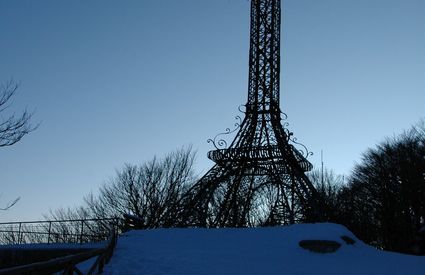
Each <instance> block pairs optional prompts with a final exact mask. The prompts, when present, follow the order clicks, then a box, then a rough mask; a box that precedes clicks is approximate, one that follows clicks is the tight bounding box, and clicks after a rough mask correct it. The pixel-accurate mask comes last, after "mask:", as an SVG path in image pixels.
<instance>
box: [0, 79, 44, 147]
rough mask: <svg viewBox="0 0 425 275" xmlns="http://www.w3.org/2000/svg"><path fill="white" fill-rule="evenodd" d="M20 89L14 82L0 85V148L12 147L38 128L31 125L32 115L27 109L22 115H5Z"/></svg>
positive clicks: (10, 81)
mask: <svg viewBox="0 0 425 275" xmlns="http://www.w3.org/2000/svg"><path fill="white" fill-rule="evenodd" d="M17 89H18V84H17V83H15V82H14V81H13V80H9V81H7V82H6V83H5V84H2V85H0V147H4V146H11V145H13V144H15V143H17V142H18V141H20V140H21V139H22V138H23V137H24V136H25V135H26V134H28V133H30V132H32V131H34V130H35V129H36V128H37V126H32V125H31V122H30V120H31V118H32V115H33V114H32V113H30V112H28V111H27V110H26V109H25V110H24V111H23V112H22V113H21V114H20V115H16V114H15V113H12V114H10V115H5V116H4V114H5V112H6V111H7V109H8V108H9V107H10V106H11V101H12V97H13V96H14V95H15V93H16V91H17Z"/></svg>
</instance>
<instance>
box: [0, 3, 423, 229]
mask: <svg viewBox="0 0 425 275" xmlns="http://www.w3.org/2000/svg"><path fill="white" fill-rule="evenodd" d="M249 5H250V2H249V1H248V0H179V1H176V0H155V1H154V0H137V1H136V0H133V1H105V0H96V1H95V0H92V1H83V0H79V1H76V0H74V1H59V0H51V1H45V0H38V1H33V0H27V1H23V0H0V82H2V83H4V82H6V81H8V80H9V79H11V78H13V79H14V80H16V81H17V82H19V83H20V87H19V90H18V93H17V94H16V97H15V98H14V103H13V106H12V109H11V110H12V111H16V112H19V111H20V110H22V109H24V108H25V107H27V108H28V109H29V110H35V115H34V122H35V123H37V122H41V125H40V127H39V128H38V129H37V130H36V131H35V132H33V133H31V134H30V135H28V136H26V137H25V138H24V139H23V140H22V141H21V142H20V143H18V144H16V145H14V146H12V147H7V148H0V187H1V189H0V192H1V194H2V197H1V198H0V203H1V204H0V205H4V204H5V203H6V202H7V201H9V200H12V199H13V198H15V197H18V196H20V197H21V200H20V201H19V203H18V204H17V205H16V206H15V207H13V208H12V209H10V210H9V211H3V212H0V221H11V220H34V219H40V218H42V214H43V213H47V212H48V211H49V209H55V208H58V207H68V206H71V207H72V206H77V205H80V204H81V203H82V198H83V197H84V196H85V195H86V194H88V193H89V192H90V191H96V190H97V189H98V187H99V186H100V185H101V184H103V183H104V182H105V181H107V180H108V179H109V178H111V177H113V176H114V175H115V170H116V169H120V168H121V167H122V166H123V164H124V163H133V164H138V163H142V162H144V161H146V160H150V159H151V158H152V157H153V156H154V155H157V156H163V155H164V154H166V153H168V152H171V151H173V150H175V149H177V148H180V147H181V146H184V145H189V144H192V145H193V147H194V148H195V149H197V151H198V156H197V163H196V169H197V173H199V175H201V174H202V173H204V172H206V171H207V170H208V168H209V167H211V166H212V162H211V161H210V160H208V159H207V157H206V153H207V151H208V150H211V149H212V146H211V145H210V144H208V143H207V142H206V140H207V139H208V138H211V137H214V136H215V135H216V134H217V133H219V132H221V131H223V130H224V129H225V128H227V127H232V126H233V124H234V117H235V116H236V115H238V114H239V113H238V106H239V105H241V104H244V103H245V102H246V96H247V82H248V80H247V76H248V46H249ZM424 14H425V1H424V0H321V1H317V0H285V1H284V2H283V22H282V75H281V87H282V90H281V107H282V110H283V111H284V112H285V113H286V114H287V115H288V122H289V123H290V126H289V129H290V130H291V131H293V132H294V134H295V136H296V137H297V138H298V140H299V141H300V142H302V143H304V144H305V145H306V146H307V147H308V148H309V149H310V150H311V151H312V152H313V153H314V155H313V156H311V157H310V158H309V159H310V161H311V162H312V163H313V164H314V165H316V167H320V151H321V150H323V152H324V161H325V166H326V167H328V168H331V169H334V170H335V172H336V173H339V174H345V175H349V173H350V170H351V169H352V168H353V165H354V164H355V163H356V162H359V161H360V157H361V153H362V152H364V151H365V150H366V149H367V148H369V147H373V146H374V145H375V144H376V143H378V142H380V141H382V140H383V139H384V138H385V137H387V136H393V135H394V134H398V133H400V132H402V131H403V129H407V128H409V127H410V126H411V125H412V124H415V123H417V122H418V121H419V120H420V119H421V118H424V117H425V108H424V106H425V16H424Z"/></svg>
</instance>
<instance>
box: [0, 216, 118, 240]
mask: <svg viewBox="0 0 425 275" xmlns="http://www.w3.org/2000/svg"><path fill="white" fill-rule="evenodd" d="M118 222H119V219H118V218H103V219H82V220H55V221H30V222H7V223H0V244H1V245H8V244H29V243H80V244H83V243H89V242H99V241H104V240H107V239H108V237H109V235H110V228H111V227H112V228H114V230H115V231H117V230H118Z"/></svg>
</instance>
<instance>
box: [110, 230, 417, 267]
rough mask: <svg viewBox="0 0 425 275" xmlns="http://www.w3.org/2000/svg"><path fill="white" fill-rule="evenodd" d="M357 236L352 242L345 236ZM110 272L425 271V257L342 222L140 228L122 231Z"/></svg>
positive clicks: (353, 237)
mask: <svg viewBox="0 0 425 275" xmlns="http://www.w3.org/2000/svg"><path fill="white" fill-rule="evenodd" d="M343 235H345V236H349V237H351V238H352V239H354V240H356V243H355V244H354V245H347V244H346V243H345V242H344V241H343V240H342V239H341V238H340V237H341V236H343ZM311 239H318V240H334V241H337V242H339V243H341V248H340V249H339V250H337V251H336V252H335V253H327V254H319V253H314V252H310V251H308V250H305V249H302V248H300V247H299V245H298V242H299V241H301V240H311ZM104 274H156V275H160V274H167V275H176V274H181V275H183V274H184V275H202V274H205V275H206V274H220V275H224V274H232V275H234V274H244V275H245V274H265V275H272V274H296V275H303V274H306V275H307V274H309V275H310V274H327V275H332V274H335V275H341V274H344V275H351V274H356V275H358V274H361V275H367V274H373V275H377V274H385V275H389V274H395V275H396V274H400V275H401V274H403V275H404V274H410V275H415V274H418V275H419V274H421V275H424V274H425V257H424V256H410V255H404V254H398V253H391V252H384V251H380V250H377V249H375V248H373V247H370V246H367V245H365V244H364V243H363V242H361V241H359V240H358V239H357V238H356V237H355V236H354V235H353V234H352V233H351V232H350V231H349V230H347V229H346V228H345V227H343V226H341V225H337V224H330V223H323V224H300V225H292V226H285V227H269V228H239V229H195V228H191V229H155V230H135V231H130V232H127V233H125V234H123V235H121V236H120V238H119V240H118V244H117V247H116V249H115V254H114V256H113V257H112V259H111V262H110V263H109V264H108V265H107V266H106V267H105V273H104Z"/></svg>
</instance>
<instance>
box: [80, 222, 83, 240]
mask: <svg viewBox="0 0 425 275" xmlns="http://www.w3.org/2000/svg"><path fill="white" fill-rule="evenodd" d="M83 228H84V220H81V232H80V244H82V243H83Z"/></svg>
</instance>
